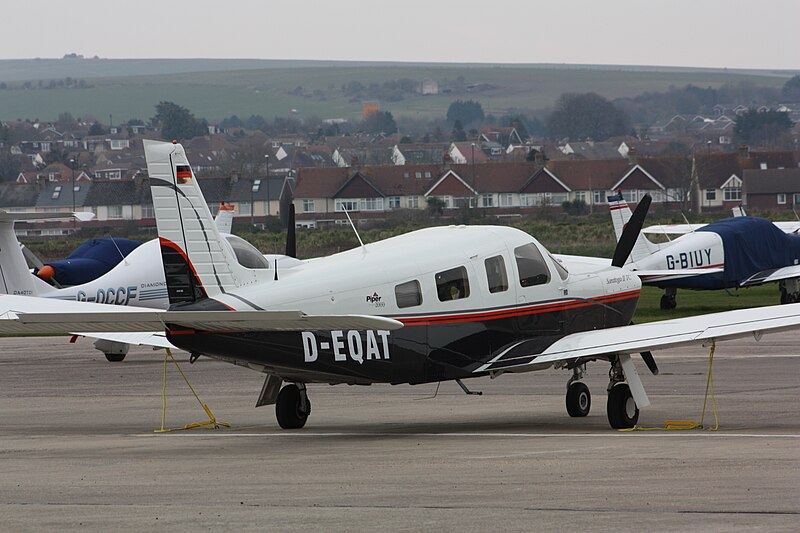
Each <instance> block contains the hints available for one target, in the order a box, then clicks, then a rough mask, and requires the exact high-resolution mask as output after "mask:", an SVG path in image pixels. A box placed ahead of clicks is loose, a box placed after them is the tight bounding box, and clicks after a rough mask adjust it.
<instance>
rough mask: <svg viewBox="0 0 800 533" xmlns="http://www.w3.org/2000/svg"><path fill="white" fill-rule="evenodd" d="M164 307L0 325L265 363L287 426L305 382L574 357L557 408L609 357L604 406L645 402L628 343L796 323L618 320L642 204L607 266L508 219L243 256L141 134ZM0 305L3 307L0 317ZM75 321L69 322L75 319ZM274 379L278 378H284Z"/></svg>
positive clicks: (676, 342) (166, 148) (168, 150)
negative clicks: (280, 254)
mask: <svg viewBox="0 0 800 533" xmlns="http://www.w3.org/2000/svg"><path fill="white" fill-rule="evenodd" d="M145 154H146V157H147V162H148V170H149V176H150V178H149V179H150V185H151V187H152V192H153V202H154V207H155V211H156V218H157V222H158V230H159V240H160V243H161V251H162V258H163V262H164V268H165V271H166V282H167V289H168V294H169V298H170V303H171V306H170V309H169V310H168V311H153V310H147V309H134V308H127V309H124V308H120V307H115V306H97V305H94V304H90V303H86V304H78V303H76V302H56V301H44V300H41V299H32V298H24V297H15V296H0V331H3V332H26V333H36V332H58V331H73V330H75V329H84V330H86V329H91V330H92V331H120V330H122V331H131V332H133V331H153V330H157V329H162V330H165V333H166V336H167V339H169V341H170V342H172V343H173V344H174V345H175V346H178V347H180V348H182V349H184V350H187V351H189V352H191V353H192V354H193V356H197V355H206V356H209V357H213V358H217V359H220V360H223V361H228V362H232V363H235V364H239V365H242V366H246V367H248V368H251V369H254V370H257V371H260V372H263V373H265V374H266V375H267V377H266V380H265V383H264V387H263V388H262V391H261V395H260V396H259V399H258V402H257V405H267V404H275V411H276V415H277V419H278V423H279V424H280V426H281V427H283V428H300V427H303V426H304V425H305V423H306V420H307V418H308V416H309V413H310V412H311V403H310V400H309V398H308V393H307V389H306V386H307V384H309V383H329V384H337V383H347V384H363V385H369V384H372V383H393V384H395V383H411V384H418V383H428V382H437V381H443V380H456V381H457V382H458V383H459V384H460V385H461V386H462V388H464V390H465V392H466V391H467V388H466V386H464V385H463V383H462V382H461V380H462V379H465V378H471V377H481V376H490V377H497V376H500V375H501V374H503V373H506V372H528V371H533V370H543V369H546V368H550V367H556V368H564V369H567V370H569V371H571V373H572V376H571V377H570V379H569V381H568V384H567V394H566V406H567V411H568V413H569V414H570V415H571V416H576V417H581V416H586V415H587V414H588V413H589V409H590V407H591V396H590V393H589V389H588V388H587V387H586V385H585V384H584V383H583V382H582V381H580V380H581V378H582V376H583V373H584V370H585V365H586V363H588V362H590V361H596V360H602V361H607V362H608V363H610V365H611V371H610V372H609V377H610V380H609V386H608V401H607V415H608V419H609V422H610V424H611V426H612V427H614V428H625V427H631V426H633V425H634V424H635V423H636V421H637V420H638V416H639V407H645V406H647V405H648V404H649V401H648V399H647V395H646V394H645V391H644V387H643V386H642V383H641V380H640V378H639V377H638V374H637V372H636V368H635V366H634V363H633V360H632V358H631V354H636V353H641V354H642V356H643V358H644V360H645V362H646V363H647V365H648V367H650V369H651V371H654V373H655V372H656V371H657V368H656V366H655V362H654V361H653V358H652V355H651V354H650V353H649V352H648V351H647V350H649V349H652V348H659V347H672V346H680V345H685V344H692V343H700V342H706V341H712V340H719V339H724V338H733V337H740V336H744V335H749V334H751V333H753V332H756V333H757V335H758V336H760V333H761V332H764V331H770V330H779V329H786V328H794V327H797V326H798V325H800V305H787V306H777V307H772V308H762V309H748V310H742V311H731V312H726V313H718V314H715V315H706V316H701V317H692V318H684V319H677V320H671V321H668V322H662V323H651V324H643V325H635V326H631V325H628V324H629V323H630V320H631V317H632V316H633V313H634V310H635V308H636V303H637V300H638V297H639V290H640V287H641V283H640V281H639V279H638V278H637V277H636V276H635V275H633V274H631V272H630V271H628V270H625V269H623V268H620V267H621V265H622V264H624V263H625V261H626V259H627V256H628V254H629V252H630V250H631V248H632V247H633V244H634V242H635V238H636V236H637V235H638V233H639V230H640V229H641V226H642V222H643V219H644V215H645V214H646V210H647V204H648V202H647V201H643V202H641V203H640V206H639V207H637V210H636V212H635V213H634V215H633V219H632V220H631V222H629V224H628V228H629V229H626V230H625V234H624V235H623V237H622V239H621V240H620V244H619V245H618V246H617V250H616V251H615V254H614V258H613V259H612V265H611V266H604V267H601V268H599V269H596V270H594V271H589V270H584V271H582V272H580V273H576V272H572V273H570V272H569V271H568V270H567V269H565V268H564V267H563V266H562V265H560V264H559V263H558V262H557V261H555V260H554V259H553V258H552V257H551V256H550V254H549V253H548V252H547V250H546V249H545V248H544V247H543V246H542V245H541V244H539V243H538V242H537V241H536V240H535V239H534V238H532V237H531V236H530V235H528V234H526V233H524V232H522V231H520V230H517V229H514V228H509V227H493V226H473V227H464V226H451V227H438V228H429V229H424V230H420V231H415V232H411V233H408V234H405V235H401V236H398V237H393V238H390V239H387V240H384V241H379V242H375V243H371V244H367V245H363V246H361V247H359V248H355V249H353V250H350V251H346V252H342V253H338V254H335V255H332V256H329V257H323V258H319V259H316V260H314V261H310V262H307V263H302V264H300V265H297V266H295V267H293V268H290V269H283V270H282V269H280V267H279V268H278V269H269V270H268V269H250V268H245V267H243V266H241V265H240V264H239V263H238V262H237V261H236V259H235V257H234V255H233V254H232V253H231V251H230V249H229V248H228V247H227V246H225V245H224V243H223V238H222V236H221V235H220V234H219V232H218V231H217V229H216V228H215V226H214V224H213V222H212V219H211V214H210V212H209V210H208V207H207V205H206V202H205V200H204V199H203V195H202V193H201V191H200V189H199V187H198V185H197V182H196V180H195V178H194V175H193V174H192V171H191V169H190V167H189V163H188V161H187V159H186V155H185V154H184V151H183V147H182V146H181V145H179V144H170V143H162V142H152V141H145ZM3 319H5V320H3ZM78 326H79V327H78ZM284 381H287V382H289V384H288V385H286V386H284V387H283V388H281V385H282V383H283V382H284Z"/></svg>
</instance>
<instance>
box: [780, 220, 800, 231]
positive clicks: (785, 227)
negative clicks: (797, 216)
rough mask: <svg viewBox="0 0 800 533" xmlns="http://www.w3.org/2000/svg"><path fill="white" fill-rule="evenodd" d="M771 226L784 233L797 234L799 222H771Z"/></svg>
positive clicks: (799, 228)
mask: <svg viewBox="0 0 800 533" xmlns="http://www.w3.org/2000/svg"><path fill="white" fill-rule="evenodd" d="M773 224H775V225H776V226H777V227H778V229H779V230H781V231H782V232H784V233H797V232H799V231H800V222H798V221H796V220H795V221H789V222H773Z"/></svg>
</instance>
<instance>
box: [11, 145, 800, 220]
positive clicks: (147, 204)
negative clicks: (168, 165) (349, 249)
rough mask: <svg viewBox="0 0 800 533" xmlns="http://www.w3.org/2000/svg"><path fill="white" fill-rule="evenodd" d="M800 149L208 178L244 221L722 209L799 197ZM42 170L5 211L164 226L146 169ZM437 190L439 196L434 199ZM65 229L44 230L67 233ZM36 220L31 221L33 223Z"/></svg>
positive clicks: (14, 186) (799, 200)
mask: <svg viewBox="0 0 800 533" xmlns="http://www.w3.org/2000/svg"><path fill="white" fill-rule="evenodd" d="M798 161H800V159H799V158H798V157H797V154H795V153H794V152H791V151H784V152H756V151H749V150H747V149H746V148H743V149H742V151H741V152H739V153H719V154H715V153H709V154H695V155H694V156H689V157H638V156H637V155H636V153H635V150H632V151H630V152H629V154H628V157H626V158H618V159H600V160H583V159H576V160H550V161H545V160H544V159H543V158H542V157H541V155H539V157H537V158H534V160H533V161H527V160H522V161H512V162H483V163H477V162H475V163H471V164H465V163H458V162H455V161H453V160H452V159H451V158H449V155H448V154H447V153H445V155H444V157H443V160H442V161H441V162H440V163H438V164H409V163H406V164H404V165H384V166H369V165H361V164H360V162H359V161H358V160H357V159H354V160H352V161H351V162H350V166H347V167H320V168H315V167H302V168H299V169H297V171H296V172H288V173H285V174H284V173H282V174H280V175H276V174H270V177H269V179H267V177H266V176H264V175H262V176H261V177H255V178H252V179H241V178H239V177H237V175H235V174H234V175H233V176H224V177H222V176H208V177H202V178H200V179H201V184H202V187H203V192H204V194H205V197H206V200H207V201H208V203H209V208H210V209H211V211H212V212H216V210H217V209H218V207H219V205H220V203H223V202H224V203H232V204H235V205H236V216H237V217H239V220H240V221H250V222H254V223H262V222H264V219H265V217H269V216H277V215H285V213H286V207H287V206H288V203H289V202H293V203H294V205H295V210H296V212H297V223H298V225H300V226H305V227H319V226H325V225H330V224H344V223H346V218H347V217H346V214H345V212H348V213H349V214H350V215H351V217H352V218H354V219H356V220H360V221H369V220H376V219H386V218H387V217H389V216H390V215H391V213H392V212H395V211H398V210H403V209H408V210H424V209H426V208H428V206H429V205H432V204H433V205H436V206H437V209H438V208H440V209H441V210H442V211H443V214H444V216H448V214H452V213H455V212H456V210H459V209H461V208H462V207H465V206H469V207H472V208H475V209H479V210H482V212H483V213H484V214H486V215H490V216H496V217H520V216H524V215H527V214H531V213H534V212H536V211H537V210H539V209H541V208H543V207H544V208H547V207H558V208H560V206H561V204H562V203H563V202H567V201H569V202H574V201H582V202H584V203H585V204H586V205H588V206H589V207H590V208H594V207H595V206H602V205H604V204H605V203H606V197H607V196H608V194H609V193H610V192H612V191H616V190H622V192H623V195H624V196H625V198H626V200H627V201H629V202H631V203H636V202H638V201H639V200H640V199H641V198H642V196H643V195H644V194H650V195H651V196H652V197H653V200H654V202H655V203H656V204H662V205H664V206H670V207H675V208H680V209H717V208H723V207H730V206H733V205H738V204H745V205H747V206H752V207H757V208H764V209H767V208H777V209H780V208H786V209H791V208H794V207H795V206H800V167H798ZM71 178H72V176H71V175H69V174H67V178H66V179H60V180H55V181H50V180H34V181H31V182H26V181H18V182H5V183H0V209H3V210H6V211H12V212H40V213H53V212H69V211H72V210H73V209H74V210H78V211H91V212H93V213H95V215H96V222H94V224H113V223H120V222H124V221H133V222H135V223H137V224H142V225H145V226H147V225H150V226H152V225H153V224H154V220H153V208H152V200H151V197H150V189H149V187H148V184H147V177H146V174H143V173H139V174H137V175H136V176H135V177H133V178H132V179H88V177H85V176H82V175H79V176H76V178H75V179H74V180H73V179H71ZM433 199H435V200H433ZM62 226H63V227H55V226H54V227H50V228H45V229H44V230H41V231H44V232H45V233H48V232H49V233H50V234H61V233H63V232H66V231H69V230H70V229H71V226H70V225H69V224H66V225H62ZM26 231H28V230H26V229H24V228H23V232H26Z"/></svg>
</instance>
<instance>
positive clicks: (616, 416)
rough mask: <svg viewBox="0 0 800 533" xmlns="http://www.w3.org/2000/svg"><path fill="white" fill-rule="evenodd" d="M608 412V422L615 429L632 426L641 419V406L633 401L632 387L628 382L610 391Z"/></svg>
mask: <svg viewBox="0 0 800 533" xmlns="http://www.w3.org/2000/svg"><path fill="white" fill-rule="evenodd" d="M606 413H607V414H608V423H609V424H611V427H612V428H614V429H627V428H632V427H633V426H635V425H636V422H638V421H639V408H638V407H637V406H636V402H635V401H633V395H631V388H630V387H629V386H628V384H627V383H620V384H619V385H615V386H614V387H613V388H612V389H611V390H610V391H608V403H607V404H606Z"/></svg>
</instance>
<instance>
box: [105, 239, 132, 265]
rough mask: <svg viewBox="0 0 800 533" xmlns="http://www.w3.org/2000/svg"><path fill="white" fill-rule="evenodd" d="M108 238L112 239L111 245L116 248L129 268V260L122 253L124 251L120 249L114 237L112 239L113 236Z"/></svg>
mask: <svg viewBox="0 0 800 533" xmlns="http://www.w3.org/2000/svg"><path fill="white" fill-rule="evenodd" d="M108 238H109V239H111V244H113V245H114V248H116V249H117V252H119V256H120V258H122V262H123V263H125V266H128V260H127V259H126V257H125V254H123V253H122V250H120V249H119V246H117V241H115V240H114V237H112V236H111V234H109V235H108Z"/></svg>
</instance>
